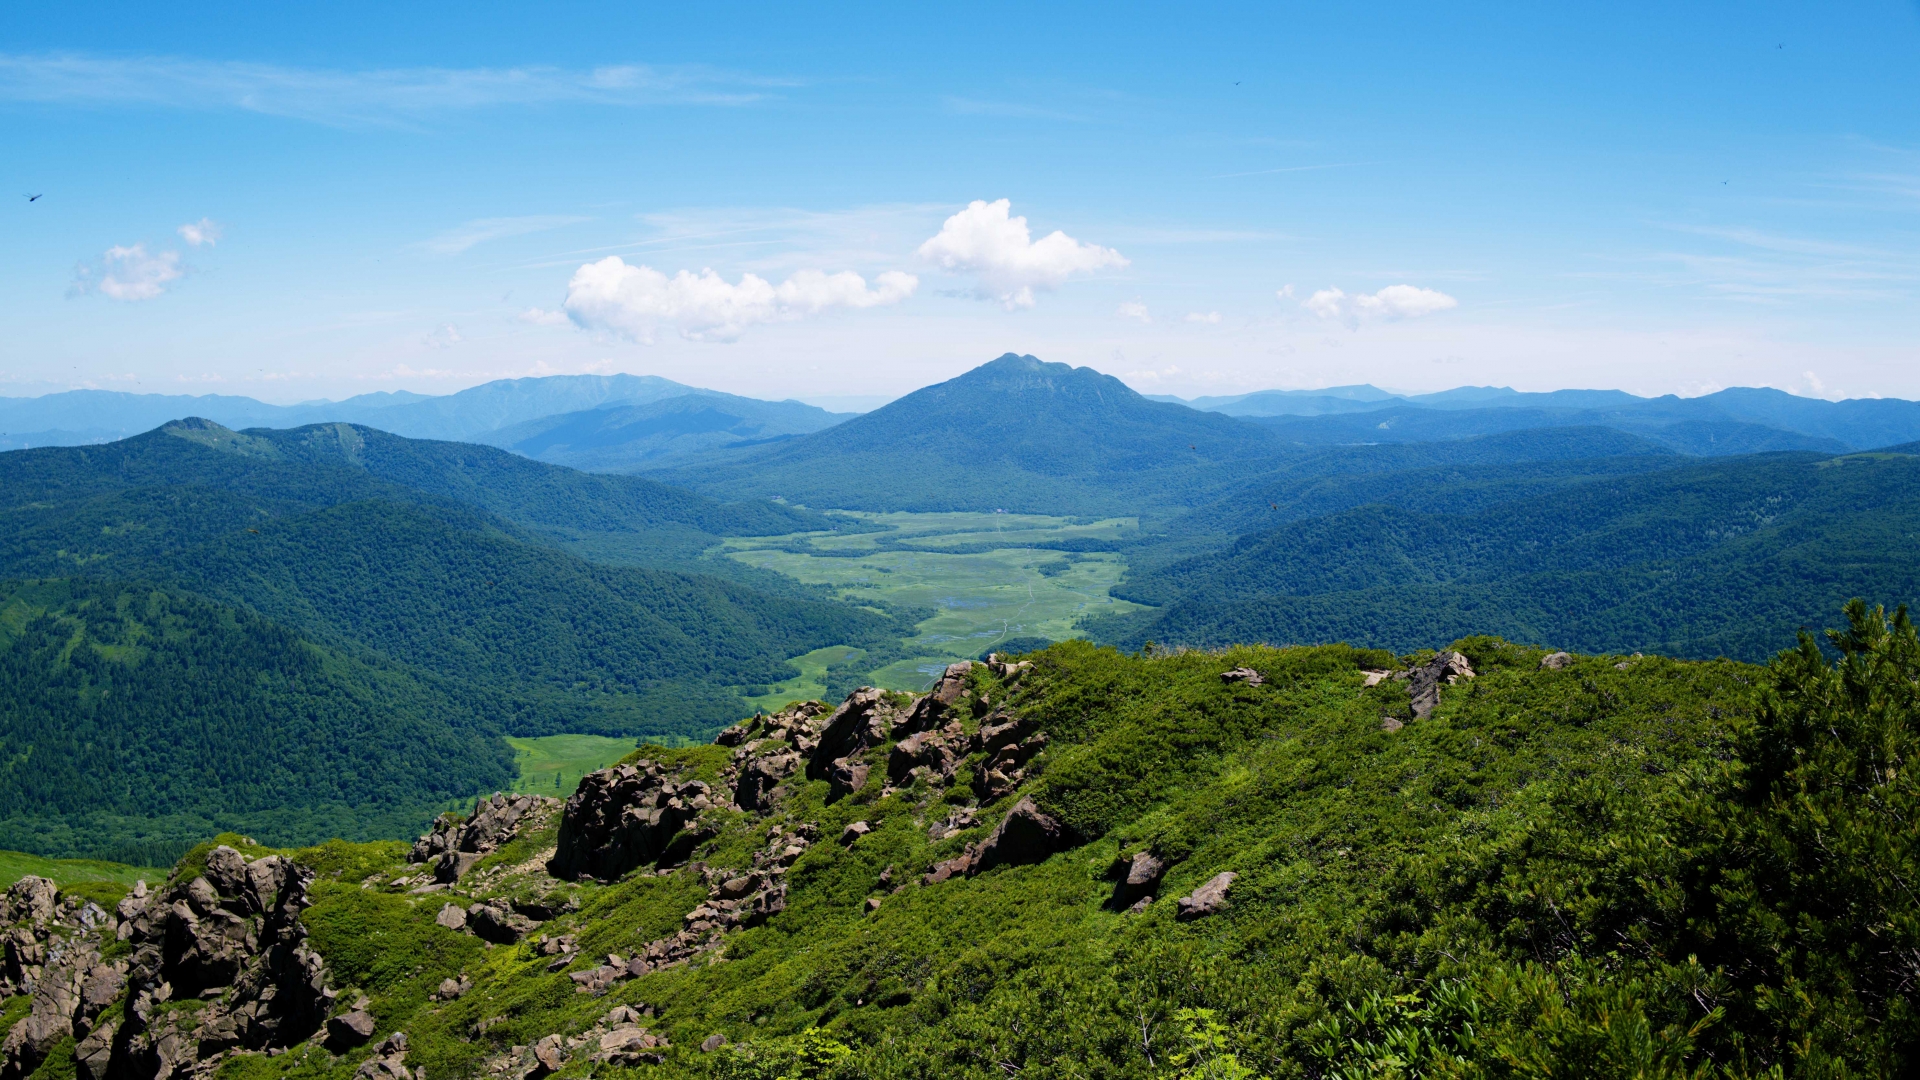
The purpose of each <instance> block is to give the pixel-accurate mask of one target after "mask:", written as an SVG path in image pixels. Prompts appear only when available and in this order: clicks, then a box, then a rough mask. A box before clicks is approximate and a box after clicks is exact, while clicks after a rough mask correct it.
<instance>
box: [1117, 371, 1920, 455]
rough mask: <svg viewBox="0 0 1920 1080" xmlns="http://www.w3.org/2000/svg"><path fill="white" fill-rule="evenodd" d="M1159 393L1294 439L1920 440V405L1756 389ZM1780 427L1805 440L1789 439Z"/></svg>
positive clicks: (1725, 445)
mask: <svg viewBox="0 0 1920 1080" xmlns="http://www.w3.org/2000/svg"><path fill="white" fill-rule="evenodd" d="M1155 400H1158V401H1169V402H1178V403H1180V404H1184V405H1187V406H1190V407H1192V408H1195V409H1202V410H1205V411H1208V412H1218V413H1223V414H1225V415H1228V416H1240V417H1248V418H1255V419H1259V420H1261V421H1262V422H1265V423H1268V424H1271V425H1273V426H1274V427H1276V428H1277V429H1278V430H1280V431H1281V432H1283V433H1284V435H1285V436H1286V437H1287V438H1289V439H1294V440H1298V441H1301V442H1308V443H1322V444H1324V443H1350V442H1430V441H1434V440H1439V439H1457V438H1464V437H1467V436H1472V435H1487V434H1491V433H1493V432H1497V431H1516V430H1521V429H1525V428H1548V427H1577V426H1588V425H1598V426H1602V427H1613V428H1618V429H1620V430H1623V431H1632V432H1635V433H1638V434H1643V435H1648V436H1650V437H1652V438H1654V439H1655V440H1656V441H1659V442H1662V443H1665V444H1667V445H1670V446H1672V447H1673V448H1674V449H1677V450H1680V451H1681V452H1683V453H1692V454H1703V455H1718V454H1739V453H1752V452H1756V451H1761V450H1799V449H1808V450H1813V449H1836V450H1837V449H1851V450H1865V449H1870V448H1872V447H1876V446H1890V445H1893V444H1895V443H1902V442H1909V441H1912V440H1914V439H1920V402H1912V401H1902V400H1898V399H1892V398H1852V399H1849V400H1846V401H1824V400H1821V399H1819V398H1804V397H1798V396H1796V395H1794V394H1789V393H1786V392H1784V391H1781V390H1772V389H1767V388H1754V387H1735V388H1732V389H1728V390H1721V391H1719V392H1718V393H1713V394H1707V395H1705V396H1702V397H1695V398H1682V397H1676V396H1674V395H1672V394H1668V395H1666V396H1664V397H1657V398H1643V397H1637V396H1635V395H1633V394H1629V393H1627V392H1625V391H1623V390H1555V391H1553V392H1551V393H1539V394H1530V393H1520V392H1518V391H1515V390H1512V389H1510V388H1508V387H1504V386H1462V387H1457V388H1455V389H1452V390H1443V391H1440V392H1439V393H1434V394H1407V395H1400V394H1391V393H1388V392H1387V391H1385V390H1382V389H1380V388H1379V387H1376V386H1368V385H1360V386H1336V387H1332V388H1329V389H1326V390H1262V391H1259V392H1257V393H1252V394H1241V395H1238V396H1235V397H1203V398H1194V399H1192V400H1183V399H1181V398H1169V397H1158V398H1156V399H1155ZM1335 418H1337V419H1335ZM1783 433H1784V434H1785V435H1795V436H1800V437H1801V438H1799V439H1793V438H1786V437H1783Z"/></svg>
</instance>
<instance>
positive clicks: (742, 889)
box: [713, 874, 760, 900]
mask: <svg viewBox="0 0 1920 1080" xmlns="http://www.w3.org/2000/svg"><path fill="white" fill-rule="evenodd" d="M759 887H760V877H759V875H757V874H742V875H740V876H739V877H730V878H728V879H726V880H725V881H722V882H721V883H720V884H719V885H718V886H716V887H715V888H714V890H713V895H714V897H715V898H717V899H720V900H738V899H740V898H741V897H743V896H747V895H750V894H751V893H752V892H753V890H755V889H757V888H759Z"/></svg>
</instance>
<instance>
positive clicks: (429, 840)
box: [407, 791, 560, 882]
mask: <svg viewBox="0 0 1920 1080" xmlns="http://www.w3.org/2000/svg"><path fill="white" fill-rule="evenodd" d="M559 808H560V800H558V799H549V798H547V797H545V796H543V795H513V796H508V795H503V794H501V793H499V792H497V791H496V792H494V793H493V795H492V796H491V797H489V798H485V799H482V800H480V802H479V804H478V805H476V806H475V807H474V811H473V813H472V814H471V815H469V816H468V817H465V818H462V817H461V816H460V815H458V814H442V815H440V817H439V819H438V820H436V821H435V822H434V823H433V831H431V832H429V833H427V834H426V835H425V836H422V837H421V838H420V839H418V840H415V841H414V842H413V850H412V851H411V852H409V853H408V855H407V861H408V862H413V863H431V864H433V868H434V878H435V880H438V881H441V882H454V881H458V880H460V879H461V878H462V877H465V876H466V873H467V871H469V870H471V869H473V866H474V864H475V863H477V862H479V861H480V860H481V859H484V858H486V857H487V856H488V855H489V854H491V853H492V852H494V851H496V850H498V849H499V848H500V847H501V846H502V845H504V844H505V843H506V842H507V841H509V840H511V839H513V838H514V837H515V836H516V835H518V834H519V832H520V831H521V829H522V828H523V827H526V826H529V825H534V824H536V823H538V824H540V825H544V824H546V822H547V821H548V819H550V818H551V816H552V814H553V812H554V811H556V810H558V809H559Z"/></svg>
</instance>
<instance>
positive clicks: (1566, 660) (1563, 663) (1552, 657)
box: [1540, 652, 1573, 671]
mask: <svg viewBox="0 0 1920 1080" xmlns="http://www.w3.org/2000/svg"><path fill="white" fill-rule="evenodd" d="M1540 666H1541V667H1542V668H1543V669H1545V670H1547V671H1564V670H1565V669H1567V668H1570V667H1572V666H1573V654H1572V653H1563V652H1557V653H1548V654H1547V655H1546V656H1545V657H1544V658H1542V659H1541V661H1540Z"/></svg>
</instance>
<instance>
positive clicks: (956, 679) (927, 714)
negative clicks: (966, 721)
mask: <svg viewBox="0 0 1920 1080" xmlns="http://www.w3.org/2000/svg"><path fill="white" fill-rule="evenodd" d="M972 674H973V661H971V660H962V661H960V662H959V663H957V664H948V665H947V670H946V671H944V672H942V673H941V675H940V678H939V679H937V680H935V682H934V684H933V689H932V690H930V691H928V693H927V695H926V696H925V697H923V698H920V699H919V700H918V701H915V702H914V703H913V707H912V708H910V709H908V710H907V716H906V719H905V720H904V721H903V722H902V723H901V725H900V731H901V732H902V733H904V734H912V733H914V732H919V731H932V730H933V729H934V728H937V727H939V726H941V724H942V723H943V722H944V721H945V720H946V719H947V718H948V717H949V716H951V715H954V714H955V712H956V709H955V706H956V705H957V704H958V703H959V702H960V700H961V699H962V698H963V697H968V696H970V695H969V692H968V689H967V681H968V677H969V676H970V675H972Z"/></svg>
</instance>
